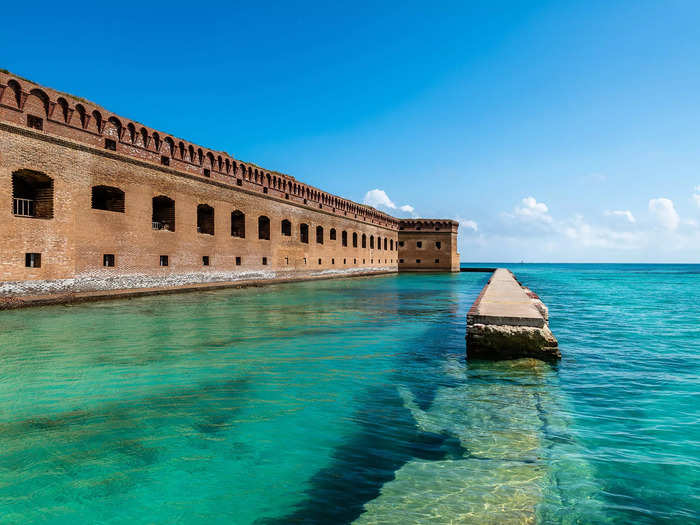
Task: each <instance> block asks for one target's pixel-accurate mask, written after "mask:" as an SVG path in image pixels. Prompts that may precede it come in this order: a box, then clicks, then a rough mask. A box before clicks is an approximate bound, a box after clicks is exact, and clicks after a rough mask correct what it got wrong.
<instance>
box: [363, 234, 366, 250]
mask: <svg viewBox="0 0 700 525" xmlns="http://www.w3.org/2000/svg"><path fill="white" fill-rule="evenodd" d="M362 247H363V248H367V235H366V234H364V233H363V234H362Z"/></svg>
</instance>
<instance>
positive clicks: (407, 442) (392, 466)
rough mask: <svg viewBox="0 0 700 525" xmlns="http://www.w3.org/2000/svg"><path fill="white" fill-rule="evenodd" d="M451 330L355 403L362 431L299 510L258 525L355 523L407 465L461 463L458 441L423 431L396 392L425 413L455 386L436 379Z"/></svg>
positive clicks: (430, 337)
mask: <svg viewBox="0 0 700 525" xmlns="http://www.w3.org/2000/svg"><path fill="white" fill-rule="evenodd" d="M400 304H401V303H400ZM401 314H402V316H403V315H404V314H405V315H407V316H409V317H410V316H413V315H415V316H420V315H421V311H420V310H419V309H412V310H410V311H409V310H408V309H406V310H405V311H402V312H401ZM423 315H424V312H423ZM447 329H448V328H447V327H446V326H445V324H436V325H435V326H433V327H432V328H429V329H428V330H427V331H426V332H425V333H424V334H423V335H421V336H420V337H418V338H416V340H415V341H414V344H413V345H412V348H413V349H415V350H410V351H408V352H405V353H404V354H402V355H400V356H399V357H398V362H397V365H396V369H397V371H396V372H395V377H394V378H392V379H390V380H387V381H386V382H385V383H383V384H382V385H380V386H376V387H373V388H371V389H369V390H366V391H365V392H363V393H362V394H361V396H360V398H359V399H357V400H356V401H355V402H354V403H353V404H356V405H357V406H359V407H361V408H360V409H358V410H357V411H356V412H355V414H354V416H353V420H354V421H355V422H356V424H357V426H358V427H359V428H358V430H357V432H356V433H355V434H354V435H353V436H351V437H350V438H349V440H348V441H347V442H346V443H344V444H343V445H341V446H340V447H338V448H336V449H335V451H334V453H333V454H332V462H331V464H330V465H329V466H328V467H326V468H323V469H322V470H320V471H319V472H317V473H316V474H315V475H314V476H313V477H312V478H311V480H310V484H311V487H310V488H309V489H308V490H307V491H306V498H305V499H304V500H303V501H301V502H300V503H299V504H298V505H297V506H296V508H295V510H294V511H293V512H292V513H291V514H288V515H286V516H282V517H277V518H267V519H261V520H258V521H257V522H256V523H261V524H266V525H269V524H283V523H310V524H311V523H334V524H340V523H351V522H352V521H354V520H355V519H357V518H358V517H359V516H360V514H362V512H363V511H364V505H365V503H367V502H368V501H371V500H373V499H375V498H377V497H378V496H379V494H380V490H381V488H382V486H383V485H384V484H385V483H387V482H389V481H391V480H392V479H394V475H395V472H396V471H397V470H398V469H400V468H401V467H402V466H403V465H405V464H406V463H407V462H409V461H411V460H413V459H422V460H427V461H438V460H444V459H457V458H460V457H462V456H463V455H464V453H465V451H464V449H463V447H462V445H461V443H460V441H459V439H458V438H457V437H455V436H454V435H451V434H450V433H448V432H429V431H424V430H421V429H420V428H419V427H418V426H417V425H416V421H415V419H414V417H413V414H412V413H411V411H410V410H409V409H408V408H407V407H406V403H405V400H404V399H403V398H402V397H401V395H400V391H399V390H398V389H397V385H404V386H405V387H406V388H408V389H410V391H411V392H412V394H413V395H414V397H415V399H416V402H417V403H418V404H419V405H420V406H421V407H424V408H428V407H429V406H430V404H431V403H432V401H433V399H434V397H435V394H436V391H437V388H438V387H445V386H453V385H454V384H456V383H455V381H454V380H451V379H450V378H449V377H443V376H441V375H435V374H436V369H439V368H440V363H442V362H443V361H444V360H445V359H446V357H447V355H448V353H449V349H448V347H447V346H446V345H445V344H444V342H445V331H446V330H447ZM417 370H422V371H423V373H420V372H417ZM418 379H422V380H423V381H421V382H418V381H417V380H418Z"/></svg>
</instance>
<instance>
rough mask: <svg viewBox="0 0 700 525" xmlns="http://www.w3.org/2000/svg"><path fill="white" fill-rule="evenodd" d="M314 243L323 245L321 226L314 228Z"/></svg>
mask: <svg viewBox="0 0 700 525" xmlns="http://www.w3.org/2000/svg"><path fill="white" fill-rule="evenodd" d="M316 242H317V243H318V244H323V226H316Z"/></svg>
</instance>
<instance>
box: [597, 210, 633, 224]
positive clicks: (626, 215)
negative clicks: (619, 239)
mask: <svg viewBox="0 0 700 525" xmlns="http://www.w3.org/2000/svg"><path fill="white" fill-rule="evenodd" d="M605 215H606V216H608V217H624V218H625V219H627V222H630V223H632V224H634V223H635V222H637V220H636V219H635V218H634V215H632V212H631V211H629V210H613V211H606V212H605Z"/></svg>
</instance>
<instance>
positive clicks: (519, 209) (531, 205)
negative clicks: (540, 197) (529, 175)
mask: <svg viewBox="0 0 700 525" xmlns="http://www.w3.org/2000/svg"><path fill="white" fill-rule="evenodd" d="M515 216H516V217H519V218H520V219H523V220H526V221H539V222H545V223H551V222H552V217H551V216H550V215H549V208H548V207H547V205H546V204H545V203H544V202H537V199H535V198H534V197H525V198H523V200H521V201H520V204H519V205H518V206H516V207H515Z"/></svg>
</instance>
